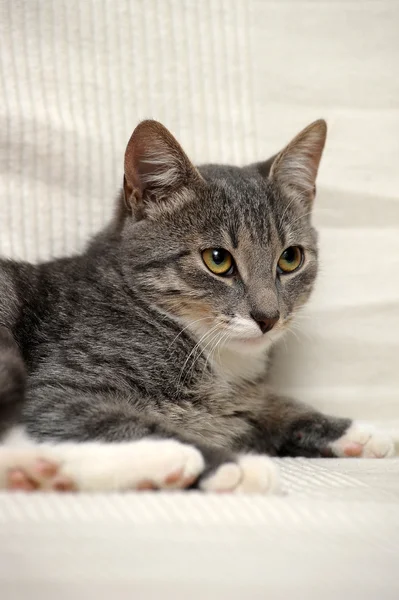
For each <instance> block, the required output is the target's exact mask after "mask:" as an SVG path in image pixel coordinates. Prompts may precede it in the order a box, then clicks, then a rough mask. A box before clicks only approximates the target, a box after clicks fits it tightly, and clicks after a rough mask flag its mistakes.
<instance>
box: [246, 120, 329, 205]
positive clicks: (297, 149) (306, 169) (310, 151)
mask: <svg viewBox="0 0 399 600" xmlns="http://www.w3.org/2000/svg"><path fill="white" fill-rule="evenodd" d="M326 137H327V125H326V122H325V121H323V120H322V119H320V120H319V121H315V122H314V123H312V124H311V125H309V126H308V127H306V128H305V129H303V130H302V131H301V132H300V133H299V134H298V135H297V136H296V137H295V138H294V139H293V140H292V141H291V142H290V143H289V144H288V145H287V146H286V147H285V148H284V149H283V150H282V151H281V152H280V153H279V154H276V155H275V156H273V157H272V158H270V159H269V160H267V161H266V162H264V163H257V164H256V165H255V167H256V169H257V170H258V172H259V173H260V174H261V175H262V176H263V177H265V178H267V179H269V181H273V182H274V183H276V184H277V185H278V186H279V187H280V189H282V190H283V192H284V193H287V194H295V195H296V196H297V197H298V198H301V199H302V200H303V201H304V202H305V203H309V204H311V203H312V202H313V199H314V196H315V190H316V177H317V172H318V169H319V165H320V160H321V156H322V154H323V149H324V145H325V142H326Z"/></svg>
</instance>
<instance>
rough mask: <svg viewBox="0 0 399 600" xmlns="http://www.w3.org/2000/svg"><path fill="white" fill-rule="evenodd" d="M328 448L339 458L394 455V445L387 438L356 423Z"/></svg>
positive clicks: (367, 426)
mask: <svg viewBox="0 0 399 600" xmlns="http://www.w3.org/2000/svg"><path fill="white" fill-rule="evenodd" d="M330 448H331V450H332V451H333V453H334V455H335V456H339V457H357V458H387V457H389V456H393V454H394V444H393V441H392V440H391V438H390V437H389V436H387V435H385V434H384V433H380V432H378V431H376V430H375V429H374V428H373V426H372V425H363V424H361V423H356V422H355V423H353V425H351V427H350V428H349V429H348V431H347V432H346V433H345V434H344V435H343V436H342V437H340V438H339V439H338V440H335V442H332V443H331V444H330Z"/></svg>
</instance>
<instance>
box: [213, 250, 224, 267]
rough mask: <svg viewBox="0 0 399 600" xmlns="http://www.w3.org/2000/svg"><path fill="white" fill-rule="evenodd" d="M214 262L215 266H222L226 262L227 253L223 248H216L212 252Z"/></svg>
mask: <svg viewBox="0 0 399 600" xmlns="http://www.w3.org/2000/svg"><path fill="white" fill-rule="evenodd" d="M212 260H213V262H214V263H215V265H221V264H223V263H224V261H225V260H226V251H225V250H223V249H222V248H215V250H212Z"/></svg>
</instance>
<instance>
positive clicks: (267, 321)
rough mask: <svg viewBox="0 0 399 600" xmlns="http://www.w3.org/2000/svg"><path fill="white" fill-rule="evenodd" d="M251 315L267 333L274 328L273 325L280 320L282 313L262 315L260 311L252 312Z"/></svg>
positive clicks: (262, 330) (263, 331)
mask: <svg viewBox="0 0 399 600" xmlns="http://www.w3.org/2000/svg"><path fill="white" fill-rule="evenodd" d="M251 317H252V318H253V320H254V321H255V322H256V324H257V325H258V327H259V329H260V330H261V332H262V333H267V332H268V331H270V330H271V329H273V327H274V326H275V324H276V323H277V321H278V320H279V318H280V315H279V314H278V313H277V314H275V315H273V316H272V317H266V316H265V315H261V314H258V313H251Z"/></svg>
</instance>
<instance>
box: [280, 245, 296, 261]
mask: <svg viewBox="0 0 399 600" xmlns="http://www.w3.org/2000/svg"><path fill="white" fill-rule="evenodd" d="M296 258H297V251H296V248H294V247H293V246H292V247H291V248H287V250H285V251H284V252H283V259H284V260H285V262H287V263H293V262H295V261H296Z"/></svg>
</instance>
